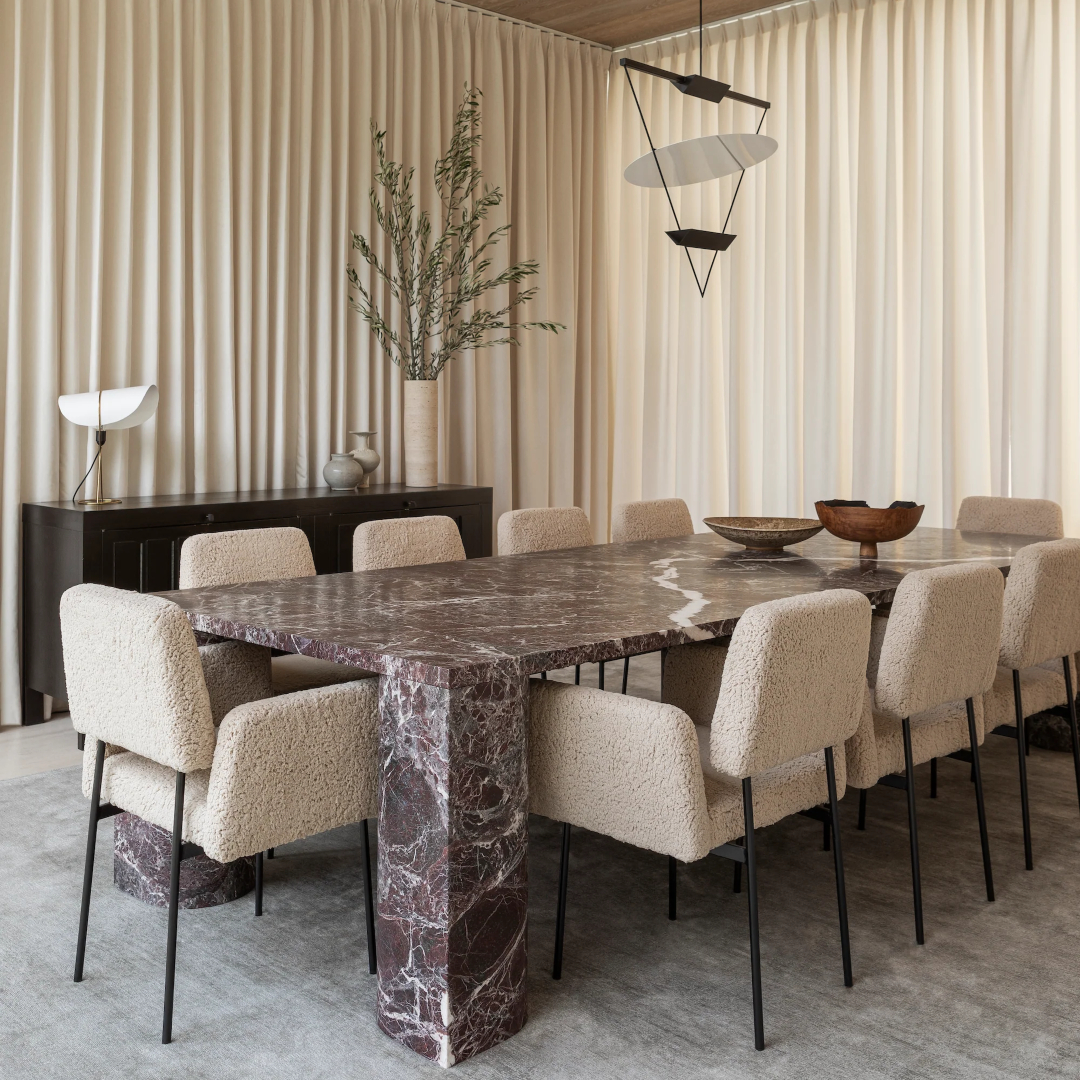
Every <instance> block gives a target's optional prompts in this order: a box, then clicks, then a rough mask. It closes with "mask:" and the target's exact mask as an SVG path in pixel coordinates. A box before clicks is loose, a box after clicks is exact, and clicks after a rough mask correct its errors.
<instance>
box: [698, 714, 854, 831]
mask: <svg viewBox="0 0 1080 1080" xmlns="http://www.w3.org/2000/svg"><path fill="white" fill-rule="evenodd" d="M697 737H698V746H699V747H700V752H701V761H702V769H703V771H704V773H705V801H706V803H707V804H708V809H709V820H710V822H711V825H712V829H713V837H712V843H711V846H712V847H716V846H717V845H718V844H726V843H729V842H730V841H732V840H735V839H737V838H738V837H740V836H742V835H743V833H744V832H745V831H746V826H745V823H744V819H743V800H742V781H741V780H736V779H734V778H733V777H730V776H724V775H722V774H721V773H718V772H716V771H715V770H714V769H713V768H712V766H711V765H710V764H709V740H710V737H711V729H710V728H708V727H704V726H698V727H697ZM833 762H834V765H835V768H836V797H837V798H838V799H839V798H842V797H843V794H844V789H845V787H846V784H847V777H846V770H845V766H844V752H843V748H840V749H838V750H836V751H835V752H834V753H833ZM752 790H753V793H754V828H755V829H763V828H765V827H766V826H768V825H775V824H776V822H778V821H781V820H782V819H783V818H786V817H789V816H790V815H792V814H797V813H799V812H800V811H801V810H809V809H810V808H811V807H812V806H820V805H821V804H822V803H827V802H828V801H829V786H828V780H827V777H826V773H825V753H824V751H820V750H819V751H818V752H817V753H816V754H807V755H805V756H804V757H800V758H796V759H795V760H794V761H789V762H786V763H785V764H783V765H781V766H779V767H778V768H775V769H770V770H769V771H768V772H764V773H760V774H759V775H758V776H755V777H754V779H753V783H752Z"/></svg>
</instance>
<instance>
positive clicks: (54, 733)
mask: <svg viewBox="0 0 1080 1080" xmlns="http://www.w3.org/2000/svg"><path fill="white" fill-rule="evenodd" d="M81 760H82V754H81V753H80V752H79V749H78V747H77V746H76V745H75V732H74V730H73V729H72V727H71V717H70V716H68V714H67V713H60V714H59V715H58V716H56V717H55V719H52V720H49V721H48V722H47V723H44V724H31V725H29V726H28V727H20V726H5V727H0V780H10V779H12V778H13V777H16V776H30V775H31V774H32V773H43V772H49V771H50V770H51V769H63V768H66V767H67V766H68V765H78V763H79V762H80V761H81Z"/></svg>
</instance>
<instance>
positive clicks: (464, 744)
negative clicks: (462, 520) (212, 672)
mask: <svg viewBox="0 0 1080 1080" xmlns="http://www.w3.org/2000/svg"><path fill="white" fill-rule="evenodd" d="M1037 539H1039V538H1038V537H1030V536H1026V537H1022V536H1003V535H999V534H989V533H960V532H957V531H954V530H950V529H917V530H916V531H915V532H914V533H912V534H911V536H909V537H907V538H905V539H904V540H901V541H898V542H896V543H894V544H888V545H882V555H881V557H879V558H878V559H860V558H859V557H858V552H857V546H856V545H854V544H850V543H847V542H845V541H841V540H837V539H836V538H834V537H832V536H829V535H828V534H826V533H821V534H819V535H818V536H816V537H814V538H813V539H812V540H808V541H806V542H805V543H803V544H799V545H797V546H795V547H792V548H790V549H788V550H787V551H785V552H782V553H779V554H776V555H771V554H760V553H754V554H751V553H749V552H744V551H743V550H742V549H741V548H738V547H736V546H735V545H732V544H729V543H728V542H727V541H724V540H722V539H720V538H719V537H717V536H714V535H713V534H711V533H708V534H698V535H696V536H688V537H684V538H679V539H671V540H659V541H643V542H640V543H633V544H602V545H596V546H594V547H590V548H577V549H573V550H569V551H552V552H545V553H542V554H536V555H512V556H504V557H501V558H488V559H471V560H469V561H467V562H456V563H440V564H436V565H432V566H416V567H407V568H403V569H398V570H378V571H369V572H365V573H358V574H332V575H323V576H320V577H310V578H297V579H295V580H289V581H277V582H262V583H249V584H243V585H231V586H225V587H223V588H215V589H190V590H186V591H182V592H170V593H163V594H162V595H164V596H166V597H168V598H169V599H171V600H174V601H175V602H176V603H177V604H179V605H180V606H181V607H183V608H185V609H186V610H187V613H188V617H189V618H190V620H191V623H192V626H193V627H194V628H195V629H196V630H202V631H205V632H207V633H211V634H218V635H222V636H224V637H230V638H238V639H240V640H243V641H251V642H256V643H260V644H263V645H269V646H272V647H274V648H277V649H284V650H287V651H289V652H298V653H304V654H306V655H309V656H318V657H322V658H323V659H327V660H335V661H339V662H343V663H348V664H355V665H359V666H361V667H364V668H367V669H369V670H372V671H377V672H380V673H381V675H382V679H381V680H380V693H379V701H380V721H379V741H380V755H379V759H380V764H379V769H380V775H379V832H378V835H379V874H378V929H377V940H378V949H379V989H378V1022H379V1025H380V1026H381V1027H382V1029H383V1030H384V1031H386V1032H387V1033H388V1034H390V1035H391V1036H393V1037H394V1038H395V1039H397V1040H398V1041H400V1042H402V1043H404V1044H405V1045H406V1046H410V1047H412V1049H414V1050H416V1051H417V1052H418V1053H420V1054H422V1055H424V1056H425V1057H428V1058H430V1059H432V1060H434V1061H437V1062H439V1063H440V1064H443V1065H452V1064H454V1063H455V1062H458V1061H462V1060H464V1059H465V1058H468V1057H470V1056H472V1055H473V1054H476V1053H479V1052H480V1051H481V1050H484V1049H486V1048H487V1047H489V1046H492V1045H494V1044H495V1043H497V1042H500V1041H501V1040H502V1039H505V1038H507V1037H508V1036H510V1035H512V1034H513V1033H514V1032H516V1031H517V1030H518V1029H519V1028H520V1027H521V1026H522V1024H524V1022H525V1015H526V1003H525V966H526V946H525V917H526V907H527V880H526V852H527V840H528V791H527V782H526V767H525V766H526V723H525V720H526V704H527V700H528V697H527V695H528V677H529V675H531V674H534V673H537V672H541V671H547V670H551V669H554V668H560V667H567V666H569V665H571V664H579V663H585V662H589V661H596V660H613V659H616V658H618V657H622V656H626V655H632V654H634V653H639V652H647V651H652V650H655V649H659V648H663V647H666V646H671V645H678V644H682V643H685V642H690V641H698V640H702V639H706V638H712V637H717V636H721V635H724V634H730V633H731V631H732V630H733V629H734V627H735V624H736V622H737V621H738V619H739V617H740V615H742V613H743V612H744V611H745V610H746V609H747V608H748V607H751V606H753V605H754V604H759V603H762V602H763V601H766V600H773V599H776V598H778V597H783V596H793V595H796V594H800V593H807V592H816V591H818V590H820V589H837V588H846V589H856V590H858V591H859V592H862V593H864V594H865V595H866V596H868V597H869V598H870V600H871V602H872V603H874V604H883V603H888V602H889V601H890V600H891V599H892V595H893V592H894V590H895V588H896V585H897V583H898V582H899V581H900V580H901V578H902V577H903V576H904V575H905V574H906V573H908V572H910V571H912V570H918V569H921V568H924V567H928V566H941V565H944V564H946V563H952V562H962V561H975V562H987V563H990V564H992V565H994V566H998V567H1000V568H1002V569H1003V570H1007V568H1008V566H1009V564H1010V562H1011V561H1012V557H1013V555H1014V554H1015V552H1016V551H1017V550H1018V549H1019V548H1021V547H1023V546H1024V545H1025V544H1030V543H1032V542H1033V541H1035V540H1037Z"/></svg>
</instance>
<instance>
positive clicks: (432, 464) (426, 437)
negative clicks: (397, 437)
mask: <svg viewBox="0 0 1080 1080" xmlns="http://www.w3.org/2000/svg"><path fill="white" fill-rule="evenodd" d="M403 435H404V438H405V483H406V484H407V485H408V486H409V487H433V486H434V485H435V484H437V483H438V482H439V384H438V383H437V382H436V381H435V380H434V379H429V380H424V379H409V380H407V381H406V383H405V416H404V428H403Z"/></svg>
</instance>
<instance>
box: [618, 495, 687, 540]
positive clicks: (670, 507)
mask: <svg viewBox="0 0 1080 1080" xmlns="http://www.w3.org/2000/svg"><path fill="white" fill-rule="evenodd" d="M693 531H694V522H693V519H692V518H691V517H690V511H689V509H687V506H686V503H684V502H683V501H682V499H648V500H645V501H643V502H631V503H622V504H621V505H620V506H616V507H615V508H614V509H613V510H612V511H611V542H612V543H613V544H629V543H632V542H633V541H635V540H663V539H664V538H665V537H668V536H690V535H692V533H693Z"/></svg>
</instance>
